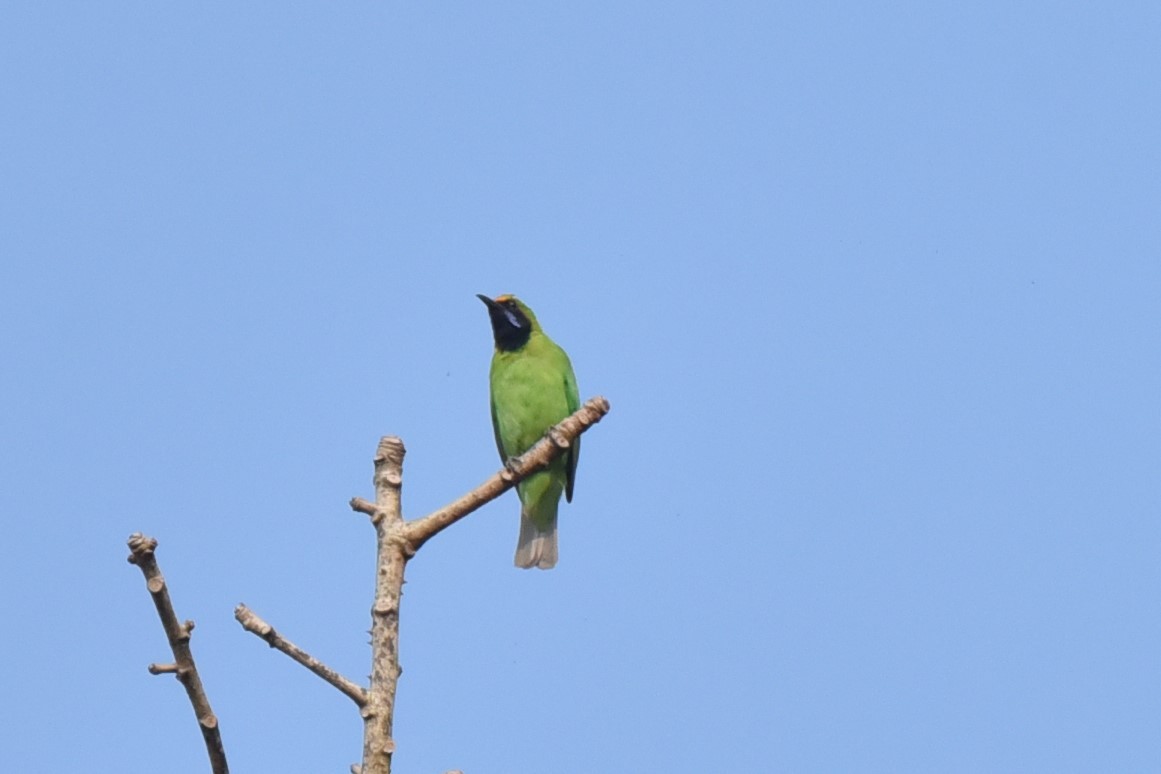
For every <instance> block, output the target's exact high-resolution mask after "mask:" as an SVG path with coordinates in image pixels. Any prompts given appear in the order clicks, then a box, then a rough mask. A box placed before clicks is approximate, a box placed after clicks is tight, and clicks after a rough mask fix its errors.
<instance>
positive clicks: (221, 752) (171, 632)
mask: <svg viewBox="0 0 1161 774" xmlns="http://www.w3.org/2000/svg"><path fill="white" fill-rule="evenodd" d="M156 549H157V541H156V540H155V539H154V538H151V537H146V536H145V535H142V534H141V533H140V532H134V533H133V534H132V535H130V536H129V563H130V564H135V565H137V566H138V567H139V568H141V573H142V574H143V575H144V576H145V586H146V588H148V589H149V595H150V596H151V597H153V604H154V606H155V607H156V608H157V615H158V616H160V617H161V626H162V628H163V629H165V636H166V637H167V638H169V647H170V650H172V651H173V662H172V663H168V664H150V665H149V672H150V674H154V675H160V674H173V675H176V676H177V679H178V680H179V681H180V682H181V684H182V685H184V686H185V692H186V694H187V695H188V696H189V700H190V704H192V705H193V709H194V714H195V715H196V716H197V719H198V726H199V727H200V728H201V730H202V738H203V739H204V740H205V743H206V752H208V753H209V756H210V768H211V770H212V771H213V772H214V774H228V772H229V771H230V767H229V765H227V763H226V750H225V748H224V747H223V746H222V734H221V730H220V729H219V728H218V718H217V716H216V715H214V711H213V710H212V709H211V708H210V699H209V697H208V696H206V691H205V689H204V688H203V687H202V680H201V677H200V676H198V668H197V665H196V664H194V659H193V653H192V651H191V650H190V646H189V640H190V634H191V633H192V632H193V628H194V622H193V621H186V622H185V623H179V622H178V620H177V613H175V612H174V610H173V603H172V602H171V601H170V599H169V587H168V586H167V585H166V583H165V576H163V575H162V574H161V568H160V567H158V566H157V557H156V556H155V555H154V552H155V551H156Z"/></svg>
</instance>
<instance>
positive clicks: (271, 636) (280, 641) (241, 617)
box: [234, 605, 367, 707]
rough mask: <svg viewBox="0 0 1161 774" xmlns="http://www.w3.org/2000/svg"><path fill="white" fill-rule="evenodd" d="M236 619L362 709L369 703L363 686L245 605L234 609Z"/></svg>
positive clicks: (243, 626)
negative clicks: (301, 645)
mask: <svg viewBox="0 0 1161 774" xmlns="http://www.w3.org/2000/svg"><path fill="white" fill-rule="evenodd" d="M234 618H236V619H237V620H238V623H240V624H242V628H243V629H245V630H246V631H248V632H250V633H251V634H254V635H257V636H258V637H261V638H262V639H263V640H265V641H266V644H267V645H269V646H270V647H272V648H274V649H275V650H279V651H282V652H283V653H285V654H286V655H287V656H290V658H291V659H293V660H294V661H297V662H298V663H299V664H301V665H302V666H304V667H306V668H307V669H309V670H310V671H312V672H314V673H315V674H316V675H318V676H319V677H321V678H322V679H323V680H326V681H327V682H328V683H330V684H331V685H333V686H334V687H335V688H338V689H339V690H340V691H342V692H343V693H344V694H346V695H347V697H348V698H350V700H351V701H353V702H355V704H357V705H358V706H360V707H362V706H363V705H365V704H366V703H367V692H366V691H365V690H363V688H362V686H360V685H358V684H357V683H355V682H353V681H351V680H348V679H347V678H345V677H343V676H342V675H340V674H339V673H338V672H336V671H335V670H333V669H331V668H330V667H328V666H327V665H326V664H324V663H323V662H321V661H319V660H318V659H317V658H315V657H314V656H312V655H310V654H309V653H307V652H306V651H305V650H303V649H302V648H300V647H298V646H297V645H295V644H294V643H293V642H291V641H290V640H288V639H286V638H285V637H283V636H282V635H281V634H279V633H278V632H277V631H276V630H275V629H274V627H273V626H271V625H270V624H268V623H266V621H264V620H262V618H261V617H260V616H259V615H258V614H257V613H255V612H254V611H253V610H251V609H250V608H248V607H246V606H245V605H238V606H237V607H236V608H234Z"/></svg>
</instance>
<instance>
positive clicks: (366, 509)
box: [351, 497, 379, 517]
mask: <svg viewBox="0 0 1161 774" xmlns="http://www.w3.org/2000/svg"><path fill="white" fill-rule="evenodd" d="M351 510H352V511H355V512H356V513H365V514H367V515H368V516H371V517H374V516H375V514H376V513H378V511H379V508H378V507H377V506H376V505H375V503H373V502H370V501H369V500H364V499H363V498H362V497H352V498H351Z"/></svg>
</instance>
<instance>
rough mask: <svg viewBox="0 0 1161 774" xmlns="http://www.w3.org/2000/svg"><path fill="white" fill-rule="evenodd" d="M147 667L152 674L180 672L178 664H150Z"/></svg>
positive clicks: (174, 673)
mask: <svg viewBox="0 0 1161 774" xmlns="http://www.w3.org/2000/svg"><path fill="white" fill-rule="evenodd" d="M146 669H148V670H149V674H151V675H176V674H177V672H178V666H177V664H150V665H149V666H148V667H146Z"/></svg>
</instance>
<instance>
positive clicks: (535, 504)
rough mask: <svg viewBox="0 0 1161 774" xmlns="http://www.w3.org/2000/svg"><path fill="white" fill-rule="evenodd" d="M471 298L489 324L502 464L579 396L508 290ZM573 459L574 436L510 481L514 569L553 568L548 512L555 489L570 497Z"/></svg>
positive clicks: (557, 354)
mask: <svg viewBox="0 0 1161 774" xmlns="http://www.w3.org/2000/svg"><path fill="white" fill-rule="evenodd" d="M476 297H477V298H479V299H480V300H481V301H483V302H484V304H485V305H486V306H487V307H488V317H489V318H490V320H491V323H492V337H493V339H494V340H495V345H496V349H495V352H494V353H493V355H492V367H491V372H490V374H489V386H490V388H491V390H490V392H491V403H492V430H493V431H494V432H495V434H496V447H497V449H499V451H500V460H501V461H502V462H504V463H505V464H507V462H508V460H509V459H511V458H513V457H517V456H519V455H521V454H523V453H524V452H526V451H528V449H529V448H530V447H531V446H532V445H533V444H535V443H536V442H537V441H539V440H540V439H541V438H542V437H544V434H545V433H547V432H548V430H549V429H550V428H551V427H552V426H553V425H555V424H557V423H558V422H560V421H561V420H562V419H564V418H565V417H567V416H569V415H570V414H572V413H573V412H575V411H576V410H577V409H578V408H580V395H579V393H578V391H577V386H576V375H575V374H574V373H573V370H572V363H571V362H570V361H569V359H568V355H567V354H565V351H564V350H563V349H561V348H560V347H559V346H557V345H556V343H555V342H554V341H553V340H552V339H550V338H548V336H547V335H546V334H545V333H544V331H543V330H541V328H540V323H539V322H538V321H537V320H536V315H535V314H533V312H532V310H531V309H530V308H528V305H527V304H525V303H524V302H523V301H521V300H520V299H518V298H516V297H515V296H511V295H501V296H497V297H496V298H495V299H492V298H489V297H488V296H485V295H482V294H477V295H476ZM579 456H580V439H579V438H577V439H575V440H574V441H573V442H572V444H571V445H570V446H569V448H568V449H566V450H565V451H564V453H563V454H561V455H560V456H558V457H556V458H555V459H554V460H553V461H552V462H551V463H550V464H549V466H548V467H547V468H546V469H545V470H540V471H537V472H536V473H533V474H532V475H531V476H529V477H528V478H526V479H524V480H523V481H521V482H520V483H519V484H517V485H516V493H517V494H518V495H519V496H520V537H519V539H518V541H517V543H516V557H515V564H516V566H517V567H522V568H525V569H528V568H531V567H538V568H540V569H541V570H548V569H551V568H552V567H555V566H556V560H557V556H558V548H557V535H556V511H557V507H558V506H559V505H560V496H561V494H564V496H565V499H566V500H568V502H572V489H573V482H574V481H575V480H576V464H577V458H578V457H579Z"/></svg>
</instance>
